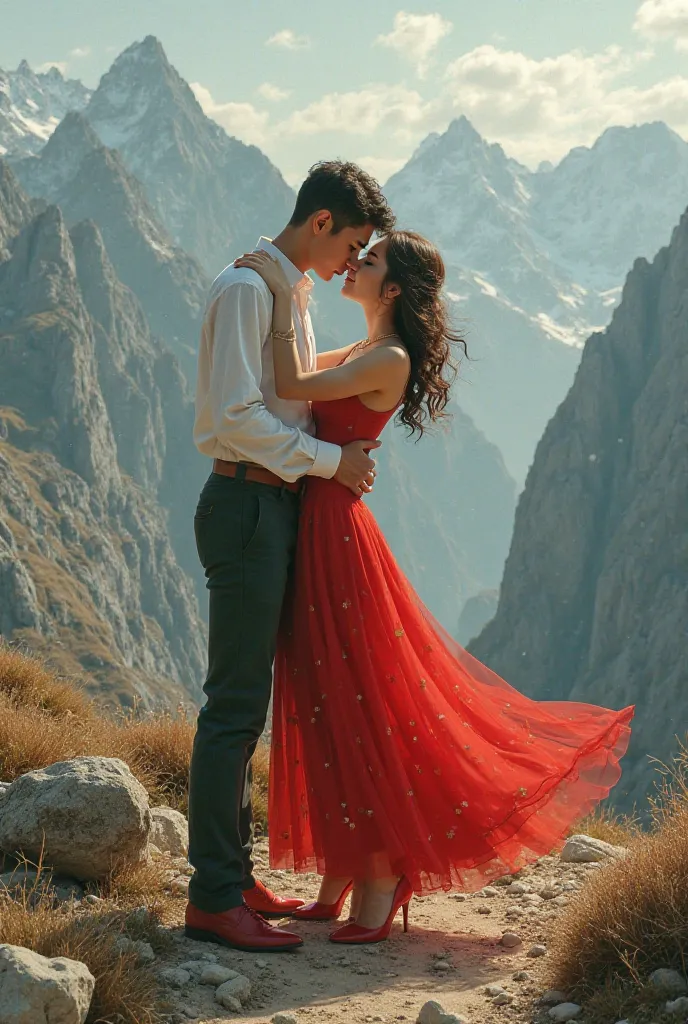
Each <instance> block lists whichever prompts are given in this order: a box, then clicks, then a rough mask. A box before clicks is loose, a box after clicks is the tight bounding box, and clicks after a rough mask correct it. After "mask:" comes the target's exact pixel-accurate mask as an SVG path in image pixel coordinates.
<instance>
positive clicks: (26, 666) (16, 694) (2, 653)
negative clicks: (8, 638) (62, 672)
mask: <svg viewBox="0 0 688 1024" xmlns="http://www.w3.org/2000/svg"><path fill="white" fill-rule="evenodd" d="M0 694H4V695H5V696H7V697H8V698H10V699H11V700H12V701H13V702H14V703H16V704H18V705H21V706H23V707H25V708H36V709H38V710H41V711H45V712H47V713H48V714H50V715H53V716H55V717H56V718H62V717H69V716H71V715H74V716H76V718H78V719H79V720H80V721H85V720H87V719H91V718H92V717H93V704H92V702H91V701H90V700H89V698H88V697H87V696H86V695H85V694H84V693H83V692H82V691H81V690H80V689H79V688H78V687H77V685H76V684H75V683H72V682H67V681H66V680H63V679H60V678H59V677H58V676H56V675H55V673H54V672H51V671H50V670H49V669H47V668H46V667H45V665H43V664H42V662H41V661H40V660H39V659H38V658H36V657H33V656H31V655H29V654H25V653H21V652H20V651H18V650H17V649H16V648H14V647H10V646H9V645H8V644H5V643H2V642H0Z"/></svg>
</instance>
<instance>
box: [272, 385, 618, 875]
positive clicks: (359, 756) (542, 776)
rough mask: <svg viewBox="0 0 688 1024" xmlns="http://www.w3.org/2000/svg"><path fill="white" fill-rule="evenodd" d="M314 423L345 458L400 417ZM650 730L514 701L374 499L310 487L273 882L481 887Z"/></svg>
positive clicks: (604, 788) (535, 850)
mask: <svg viewBox="0 0 688 1024" xmlns="http://www.w3.org/2000/svg"><path fill="white" fill-rule="evenodd" d="M313 413H314V416H315V421H316V425H317V435H318V437H319V438H322V439H323V440H325V441H331V442H334V443H335V444H342V445H343V444H346V443H347V442H348V441H351V440H355V439H357V438H359V439H362V438H366V439H367V438H376V437H377V436H378V435H379V433H380V432H381V430H382V428H383V427H384V426H385V424H386V423H387V421H388V420H389V419H390V418H391V416H392V415H393V414H392V413H391V412H389V413H376V412H373V411H371V410H370V409H367V408H366V407H365V406H364V405H363V404H362V403H361V401H360V400H359V399H358V398H347V399H343V400H340V401H333V402H316V403H314V405H313ZM421 443H422V441H421ZM441 486H442V482H441V480H438V487H441ZM437 542H438V544H439V543H441V540H440V538H438V541H437ZM632 717H633V708H632V707H629V708H625V709H624V710H623V711H618V712H617V711H609V710H606V709H605V708H599V707H594V706H592V705H589V704H576V703H572V702H565V701H561V702H549V701H547V702H544V701H534V700H530V699H529V698H528V697H524V696H523V695H522V694H520V693H519V692H518V691H516V690H514V689H513V688H512V687H511V686H509V684H508V683H506V682H504V680H503V679H500V678H499V676H497V675H496V674H495V673H494V672H492V671H490V669H488V668H486V667H485V666H484V665H482V664H481V663H480V662H479V661H476V659H475V658H473V657H471V655H470V654H468V653H467V652H466V651H465V650H463V648H461V647H460V646H459V645H458V644H457V643H456V642H454V641H453V640H452V639H451V638H450V637H449V636H448V635H447V634H446V633H445V632H444V631H443V630H442V628H441V627H440V626H439V625H438V623H437V622H436V621H435V620H434V619H433V618H432V616H431V615H430V613H429V612H428V610H427V609H426V608H425V607H424V606H423V604H422V603H421V601H420V598H419V597H418V596H417V595H416V593H415V592H414V591H413V589H412V587H411V585H410V584H409V582H408V580H407V579H406V578H405V577H404V575H403V573H402V572H401V570H400V569H399V567H398V565H397V563H396V562H395V560H394V558H393V556H392V553H391V551H390V549H389V547H388V546H387V544H386V542H385V539H384V537H383V535H382V533H381V531H380V529H379V527H378V525H377V523H376V521H375V519H374V517H373V515H372V513H371V512H370V510H369V509H368V508H367V506H366V504H365V502H364V501H363V500H361V499H356V498H354V496H353V495H352V494H351V493H350V492H349V491H347V490H346V489H345V488H344V487H342V486H341V485H340V484H338V483H335V482H334V481H330V480H323V479H319V478H316V477H309V478H308V481H307V486H306V491H305V494H304V497H303V499H302V507H301V520H300V533H299V541H298V547H297V554H296V562H295V570H294V585H293V588H292V592H291V595H290V597H289V598H288V601H287V605H286V607H285V614H284V619H283V625H282V630H281V635H280V640H279V643H278V652H277V658H276V663H275V690H274V711H273V728H272V758H271V766H270V809H269V822H270V861H271V865H272V867H273V868H287V869H291V870H294V871H298V872H305V871H317V872H318V873H320V874H325V873H328V874H330V875H336V876H347V877H363V876H367V877H371V876H377V877H380V876H390V875H397V876H400V875H406V876H407V877H408V878H409V880H410V881H411V883H412V885H413V888H414V890H415V891H416V892H417V893H425V892H431V891H433V890H437V889H445V890H448V889H451V888H457V889H463V890H475V889H478V888H480V887H482V886H483V885H485V884H486V882H487V881H489V880H490V879H492V878H495V877H498V876H501V875H504V874H506V873H512V872H515V871H517V870H518V869H519V868H521V867H522V866H523V865H524V864H526V863H528V862H530V861H533V860H535V859H536V858H538V857H540V856H542V855H544V854H546V853H549V852H551V851H552V850H553V849H554V848H555V847H556V846H557V844H559V843H560V842H561V841H562V839H563V838H564V837H565V835H566V834H567V832H568V831H569V829H570V827H571V826H572V825H573V824H574V823H575V822H576V821H577V820H578V819H579V818H581V817H582V816H583V815H584V814H586V813H587V812H588V811H590V809H591V808H593V807H594V806H595V805H596V804H597V803H598V802H599V801H600V800H602V799H603V798H604V797H606V796H607V794H608V793H609V791H610V789H611V788H612V787H613V786H614V784H615V783H616V782H617V780H618V778H619V776H620V774H621V772H620V767H619V759H620V758H621V757H622V755H623V754H624V753H625V750H626V747H627V745H628V740H629V737H630V728H629V723H630V721H631V718H632Z"/></svg>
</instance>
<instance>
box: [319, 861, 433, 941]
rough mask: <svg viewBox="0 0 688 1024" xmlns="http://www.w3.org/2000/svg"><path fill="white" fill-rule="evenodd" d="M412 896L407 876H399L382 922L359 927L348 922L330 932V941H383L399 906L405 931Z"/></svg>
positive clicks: (390, 928) (353, 922) (406, 929)
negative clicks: (387, 913)
mask: <svg viewBox="0 0 688 1024" xmlns="http://www.w3.org/2000/svg"><path fill="white" fill-rule="evenodd" d="M412 896H413V887H412V885H411V883H410V882H409V880H408V878H406V877H405V876H404V877H402V878H400V879H399V881H398V883H397V887H396V889H395V890H394V897H393V899H392V908H391V910H390V912H389V915H388V917H387V920H386V921H385V923H384V924H382V925H380V927H379V928H361V927H360V925H357V924H356V922H355V921H352V922H351V923H350V924H345V925H344V926H343V927H342V928H337V930H336V931H335V932H332V934H331V935H330V942H347V943H352V944H353V943H356V944H357V945H363V943H367V942H383V941H384V940H385V939H386V938H387V936H388V935H389V933H390V931H391V930H392V922H393V921H394V918H395V917H396V916H397V913H398V911H399V908H401V909H402V910H403V912H404V931H405V932H407V931H408V910H409V903H410V902H411V897H412Z"/></svg>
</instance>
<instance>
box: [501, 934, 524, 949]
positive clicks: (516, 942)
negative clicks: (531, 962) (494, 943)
mask: <svg viewBox="0 0 688 1024" xmlns="http://www.w3.org/2000/svg"><path fill="white" fill-rule="evenodd" d="M499 941H500V943H501V944H502V946H504V948H505V949H515V948H516V947H517V946H522V945H523V939H522V938H521V936H520V935H517V934H516V932H504V934H503V935H502V937H501V939H500V940H499Z"/></svg>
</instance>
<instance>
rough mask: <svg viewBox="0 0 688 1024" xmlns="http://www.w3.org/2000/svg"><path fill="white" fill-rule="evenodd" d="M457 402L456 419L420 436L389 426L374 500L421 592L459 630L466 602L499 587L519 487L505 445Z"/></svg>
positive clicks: (388, 534)
mask: <svg viewBox="0 0 688 1024" xmlns="http://www.w3.org/2000/svg"><path fill="white" fill-rule="evenodd" d="M450 408H451V413H452V415H451V419H450V420H448V421H447V422H446V424H444V425H442V426H441V427H437V428H435V429H433V431H432V432H429V433H427V434H425V435H424V436H423V437H422V438H420V439H419V440H417V441H416V440H409V439H407V436H406V434H407V432H406V430H405V428H401V427H396V428H394V429H393V428H392V427H391V426H390V427H388V429H387V430H386V431H385V433H384V434H383V436H382V442H383V445H382V448H381V449H380V450H379V451H378V452H376V459H377V462H378V477H377V480H376V482H375V488H374V490H373V493H372V494H371V495H370V496H369V497H368V498H367V499H366V500H367V502H368V504H369V505H370V507H371V509H372V511H373V512H374V513H375V516H376V518H377V520H378V522H379V523H380V526H381V527H382V529H383V531H384V534H385V537H386V538H387V540H388V542H389V544H390V546H391V548H392V550H393V552H394V554H395V557H396V558H397V561H398V562H399V564H400V566H401V568H402V569H403V571H404V572H405V573H406V575H407V576H408V577H409V579H410V580H411V582H412V583H413V585H414V587H415V588H416V590H417V591H418V593H419V595H420V597H421V598H422V600H423V601H424V603H425V604H426V605H427V606H428V607H429V608H430V610H431V611H432V613H433V614H434V616H435V617H436V618H437V619H439V621H440V622H441V623H442V625H443V626H444V627H445V628H446V629H447V630H448V631H449V632H454V628H455V626H456V621H457V617H458V615H459V611H460V609H461V607H462V606H463V604H464V602H465V601H466V600H467V599H468V598H470V597H471V596H472V595H474V594H476V593H478V592H479V591H481V590H484V589H488V588H494V587H498V586H499V581H500V579H501V576H502V570H503V567H504V559H505V558H506V555H507V552H508V550H509V541H510V538H511V531H512V528H513V517H514V509H515V504H516V485H515V483H514V481H513V480H512V479H511V477H510V476H509V474H508V473H507V470H506V467H505V466H504V460H503V459H502V457H501V455H500V453H499V451H498V449H497V448H496V447H495V446H494V445H492V444H490V443H489V442H488V441H487V440H486V439H485V437H484V436H483V434H481V433H480V431H479V430H478V429H477V428H476V426H475V424H474V423H473V422H472V420H471V419H470V418H469V417H468V416H467V415H466V414H465V413H463V412H462V411H461V409H460V408H459V407H458V406H457V405H456V403H454V404H452V405H451V407H450Z"/></svg>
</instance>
